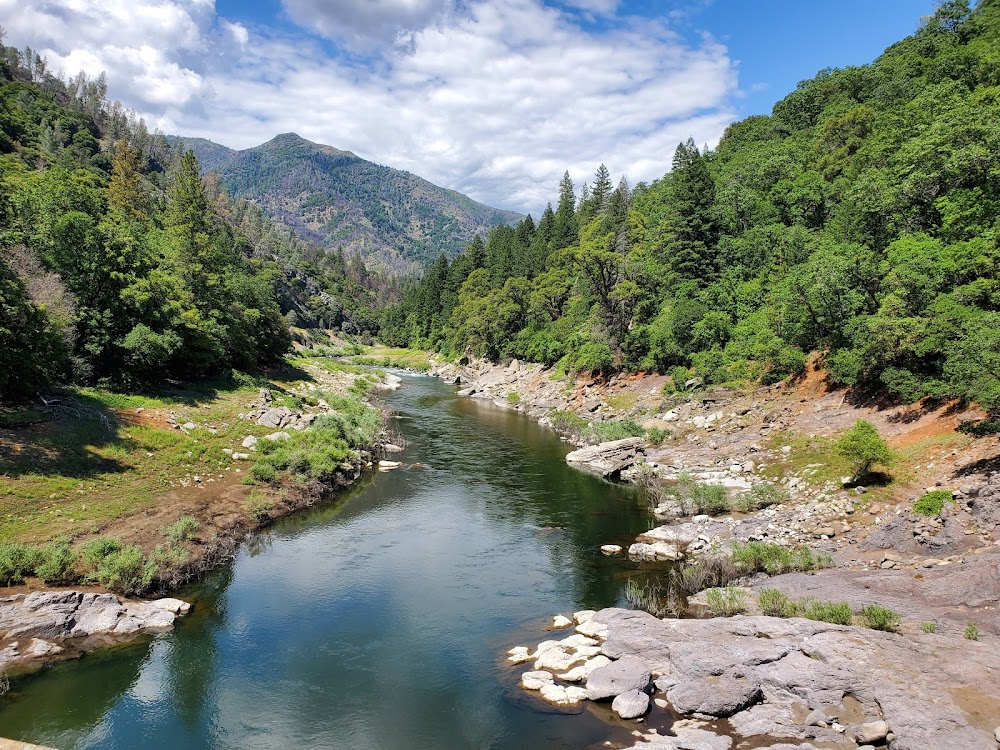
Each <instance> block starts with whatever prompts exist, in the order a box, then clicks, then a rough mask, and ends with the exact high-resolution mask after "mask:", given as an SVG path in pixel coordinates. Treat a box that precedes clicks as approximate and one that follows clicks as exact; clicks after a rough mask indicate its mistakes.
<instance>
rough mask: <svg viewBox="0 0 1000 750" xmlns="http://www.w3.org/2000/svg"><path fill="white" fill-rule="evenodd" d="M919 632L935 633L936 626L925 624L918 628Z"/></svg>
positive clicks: (931, 623)
mask: <svg viewBox="0 0 1000 750" xmlns="http://www.w3.org/2000/svg"><path fill="white" fill-rule="evenodd" d="M920 630H922V631H923V632H924V633H936V632H937V625H935V624H934V623H933V622H925V623H923V624H922V625H921V626H920Z"/></svg>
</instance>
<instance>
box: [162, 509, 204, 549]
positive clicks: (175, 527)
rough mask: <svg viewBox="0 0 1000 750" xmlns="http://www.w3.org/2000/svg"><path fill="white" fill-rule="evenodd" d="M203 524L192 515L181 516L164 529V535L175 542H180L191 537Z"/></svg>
mask: <svg viewBox="0 0 1000 750" xmlns="http://www.w3.org/2000/svg"><path fill="white" fill-rule="evenodd" d="M199 528H201V524H200V523H198V521H197V520H196V519H194V518H192V517H191V516H181V517H180V518H178V519H177V520H176V521H175V522H174V523H172V524H170V525H169V526H167V527H166V528H164V529H163V536H165V537H166V538H167V539H168V540H170V542H171V543H173V544H180V543H181V542H186V541H188V540H189V539H191V537H192V535H193V534H194V532H196V531H197V530H198V529H199Z"/></svg>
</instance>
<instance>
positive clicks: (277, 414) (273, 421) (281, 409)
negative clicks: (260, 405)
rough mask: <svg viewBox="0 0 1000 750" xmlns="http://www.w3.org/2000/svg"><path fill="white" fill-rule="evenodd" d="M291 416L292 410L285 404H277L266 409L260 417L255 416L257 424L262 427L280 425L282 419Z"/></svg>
mask: <svg viewBox="0 0 1000 750" xmlns="http://www.w3.org/2000/svg"><path fill="white" fill-rule="evenodd" d="M290 416H292V410H291V409H289V408H288V407H287V406H278V407H275V408H273V409H267V410H266V411H265V412H264V413H263V414H261V415H260V417H258V418H257V424H259V425H261V426H262V427H281V422H282V420H284V419H287V418H288V417H290Z"/></svg>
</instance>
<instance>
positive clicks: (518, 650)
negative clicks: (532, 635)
mask: <svg viewBox="0 0 1000 750" xmlns="http://www.w3.org/2000/svg"><path fill="white" fill-rule="evenodd" d="M534 658H535V657H533V656H532V655H531V653H530V652H529V650H528V647H527V646H515V647H514V648H512V649H511V650H510V651H508V652H507V661H509V662H510V663H511V664H523V663H524V662H526V661H531V660H532V659H534Z"/></svg>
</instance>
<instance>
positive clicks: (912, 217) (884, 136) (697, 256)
mask: <svg viewBox="0 0 1000 750" xmlns="http://www.w3.org/2000/svg"><path fill="white" fill-rule="evenodd" d="M998 38H1000V2H997V0H981V2H979V3H977V4H976V7H975V9H970V7H969V3H968V2H966V1H965V0H952V1H950V2H944V3H942V4H941V5H940V6H939V7H938V9H937V11H936V13H935V14H934V15H933V16H932V17H930V18H927V19H925V21H924V22H923V24H922V26H921V27H920V29H919V30H918V31H917V32H916V33H915V34H913V35H912V36H910V37H909V38H907V39H904V40H903V41H901V42H898V43H897V44H894V45H893V46H892V47H890V48H889V49H888V50H886V51H885V53H884V54H882V55H881V56H880V57H879V58H878V59H876V60H875V61H874V62H873V63H872V64H870V65H866V66H860V67H851V68H845V69H841V70H824V71H821V72H820V73H819V74H817V75H816V76H815V77H814V78H813V79H811V80H807V81H803V82H801V83H800V84H799V85H798V87H797V88H796V90H795V91H793V92H791V93H790V94H788V96H786V97H785V98H784V99H783V100H781V101H779V102H778V103H777V104H776V105H775V106H774V110H773V113H772V114H771V115H770V116H755V117H750V118H748V119H746V120H744V121H742V122H737V123H734V124H733V125H731V126H730V127H729V128H728V129H727V131H726V133H725V135H724V137H723V138H722V141H721V142H720V144H719V145H718V147H717V148H716V149H715V150H714V151H712V150H710V151H702V150H700V149H699V148H698V147H697V146H696V145H695V144H694V142H693V141H691V140H689V141H688V142H687V143H682V144H680V146H679V147H678V148H677V151H676V153H675V155H674V160H673V165H672V167H673V168H672V170H671V171H670V172H669V173H668V174H666V175H665V176H664V177H663V178H662V179H660V180H657V181H655V182H653V183H652V184H650V185H646V184H640V185H637V186H635V188H634V189H633V188H632V187H631V186H629V185H628V183H627V182H625V181H624V180H623V181H622V182H621V183H620V184H619V185H618V187H617V188H614V187H613V183H612V181H611V179H610V175H609V174H608V171H607V170H606V169H605V168H604V167H603V165H602V166H601V168H600V169H599V170H598V172H597V175H596V178H595V180H594V182H593V184H592V185H585V186H584V194H583V195H582V196H580V198H579V200H578V199H577V195H576V192H575V186H574V184H573V183H572V181H571V180H570V179H569V176H568V175H567V176H566V177H565V178H564V180H563V182H562V184H561V185H560V187H559V197H558V207H557V209H556V210H555V211H552V210H551V208H549V209H546V211H545V213H543V214H542V217H541V221H540V222H539V224H538V226H537V228H536V227H535V226H534V225H533V224H531V225H529V224H527V223H525V224H524V225H522V226H519V227H518V230H517V231H516V232H514V231H512V230H510V231H508V230H506V229H504V230H503V231H501V230H494V232H492V233H491V234H490V236H489V237H488V238H487V242H486V244H485V247H483V246H481V245H474V246H471V247H470V248H469V249H468V250H467V251H466V252H465V253H463V254H462V255H461V256H459V257H458V258H457V259H456V260H455V261H454V262H453V263H451V264H450V265H447V266H446V265H444V264H439V265H438V266H435V267H434V268H433V269H431V271H430V272H429V273H428V274H427V275H426V276H425V278H424V280H423V282H422V284H421V285H420V286H419V288H415V289H413V290H412V291H411V292H410V293H409V295H408V297H407V299H406V301H405V303H404V305H403V306H402V307H401V308H400V309H398V310H395V311H392V312H391V314H389V315H388V316H387V322H391V323H392V327H391V328H389V326H384V327H383V336H384V337H385V338H387V340H389V342H390V343H393V344H400V343H404V342H408V343H410V344H411V345H418V346H431V347H435V346H436V347H438V348H439V349H440V350H442V351H445V352H454V353H468V354H474V355H479V356H485V357H488V358H490V359H492V360H502V359H509V358H512V357H516V358H519V359H522V360H529V361H535V362H542V363H545V364H547V365H557V367H558V368H560V369H563V370H566V371H583V370H587V371H603V372H607V373H610V372H614V371H619V370H630V371H639V370H642V371H646V372H658V373H665V374H670V375H672V376H673V381H674V382H680V383H684V382H685V381H687V380H689V379H692V378H696V379H700V381H699V382H704V383H706V384H713V383H717V384H721V383H747V382H764V383H773V382H777V381H779V380H782V379H784V378H786V377H788V376H793V375H797V374H800V373H802V372H803V369H804V365H805V362H806V358H807V356H808V355H809V354H810V353H811V352H817V353H818V354H819V355H820V357H821V359H822V362H823V365H824V367H825V370H826V371H827V372H828V373H829V378H830V382H831V384H833V385H844V386H852V387H854V388H855V389H856V391H857V392H858V393H859V394H867V395H872V394H879V395H882V396H889V397H890V398H898V399H902V400H905V401H912V400H916V399H919V398H922V397H934V398H964V399H970V400H975V401H978V402H979V403H980V404H982V405H983V406H985V407H987V408H988V409H990V410H991V411H994V412H1000V375H998V373H1000V333H998V332H1000V286H998V282H997V278H998V262H1000V243H998V239H1000V232H998V229H1000V226H998V222H997V217H998V210H1000V172H998V171H997V168H996V165H997V159H996V156H997V154H998V153H1000V138H998V133H1000V130H998V127H997V124H998V122H1000V104H998V102H1000V77H998V75H997V70H1000V54H998V49H1000V47H998V46H997V44H996V40H997V39H998ZM386 329H388V330H386ZM390 332H394V333H395V334H396V336H395V337H394V338H393V337H390V336H389V335H388V334H389V333H390Z"/></svg>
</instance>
